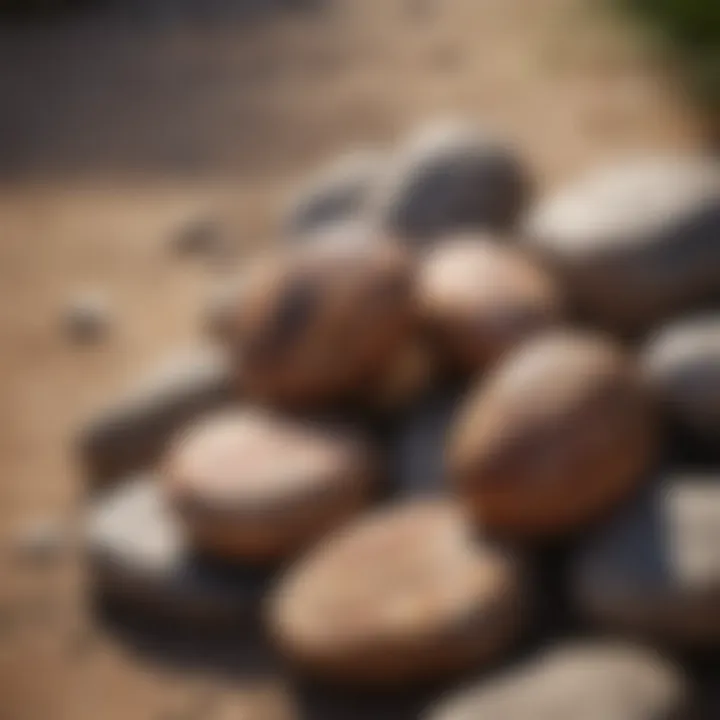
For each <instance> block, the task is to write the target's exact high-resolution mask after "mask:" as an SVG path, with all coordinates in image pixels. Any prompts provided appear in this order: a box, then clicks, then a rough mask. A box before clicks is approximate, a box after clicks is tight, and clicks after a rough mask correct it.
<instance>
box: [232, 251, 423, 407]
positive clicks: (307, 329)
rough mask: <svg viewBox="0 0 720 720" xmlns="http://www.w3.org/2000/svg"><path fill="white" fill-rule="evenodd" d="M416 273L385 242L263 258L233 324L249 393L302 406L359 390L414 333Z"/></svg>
mask: <svg viewBox="0 0 720 720" xmlns="http://www.w3.org/2000/svg"><path fill="white" fill-rule="evenodd" d="M410 272H411V266H410V262H409V259H408V258H407V257H406V255H405V253H404V252H403V251H402V250H401V249H400V248H397V247H394V246H392V245H389V244H385V243H381V242H369V243H355V242H352V243H348V244H344V243H319V244H314V243H313V244H307V245H301V246H298V247H296V248H293V249H292V250H290V251H288V252H286V253H283V254H276V255H272V256H270V257H266V258H263V259H261V260H259V261H258V262H257V263H256V264H255V265H254V266H252V267H251V268H250V269H249V270H248V272H247V273H246V275H244V276H243V297H242V300H241V302H240V303H239V305H238V307H237V310H236V311H235V313H234V314H233V317H232V319H231V321H230V323H229V336H230V337H229V343H230V345H231V348H232V351H233V354H234V356H235V357H236V358H237V359H238V360H239V363H240V366H241V371H240V372H241V375H242V380H243V386H244V387H245V388H246V390H247V392H248V394H249V395H250V396H251V397H253V398H255V399H258V400H261V401H263V402H267V403H271V404H280V405H293V406H296V407H300V406H310V405H321V404H331V403H333V402H337V401H338V400H341V399H344V398H346V397H347V396H348V395H351V394H352V393H353V392H354V391H356V390H357V389H359V388H360V387H362V386H363V385H364V383H365V381H366V379H367V378H369V377H373V376H375V375H376V374H377V373H378V372H379V371H380V369H381V368H383V367H384V366H385V365H386V364H387V363H388V362H389V361H390V360H391V359H392V358H393V357H394V356H395V353H396V352H397V351H398V349H399V348H401V347H402V346H403V344H404V343H405V341H406V340H407V339H408V338H409V337H410V333H411V330H412V307H411V305H412V304H411V279H410Z"/></svg>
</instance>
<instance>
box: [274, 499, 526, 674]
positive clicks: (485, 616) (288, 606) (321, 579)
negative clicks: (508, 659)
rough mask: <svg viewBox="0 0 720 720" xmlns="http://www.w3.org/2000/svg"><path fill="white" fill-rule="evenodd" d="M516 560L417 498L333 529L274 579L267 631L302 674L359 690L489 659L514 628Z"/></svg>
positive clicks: (459, 517) (521, 599)
mask: <svg viewBox="0 0 720 720" xmlns="http://www.w3.org/2000/svg"><path fill="white" fill-rule="evenodd" d="M521 566H522V562H521V561H520V560H519V559H518V558H517V557H516V556H515V555H513V554H512V553H511V552H510V551H508V550H506V549H503V548H500V547H498V546H495V545H491V544H489V543H485V542H483V541H480V540H478V541H475V540H474V539H473V537H472V532H471V530H470V526H469V524H468V523H467V522H465V519H464V514H463V512H462V511H461V510H460V508H459V507H457V506H456V505H454V504H453V503H452V502H450V501H447V500H442V499H438V500H429V499H428V500H416V501H414V502H411V503H408V504H405V505H399V506H390V507H385V508H383V509H381V510H379V511H376V512H374V513H371V514H370V515H367V516H365V517H363V518H360V519H359V520H357V521H356V522H354V523H352V524H349V525H346V526H345V527H343V528H341V529H339V530H338V531H337V532H335V533H333V534H332V535H331V536H330V537H329V538H328V539H327V541H326V542H323V543H321V544H319V545H318V546H316V547H315V548H314V549H313V550H311V551H310V553H309V554H308V555H307V556H305V557H304V558H303V559H302V560H300V562H299V563H297V564H296V565H294V566H292V567H291V568H290V569H289V571H288V572H287V574H286V575H285V576H284V577H282V578H281V579H280V582H279V584H278V586H277V587H276V588H275V591H274V592H273V593H272V594H271V596H270V598H269V601H268V618H269V625H270V632H271V636H272V637H273V638H274V640H275V642H276V643H277V646H278V648H279V649H280V651H281V652H282V653H283V655H284V656H285V658H286V659H287V660H288V661H289V662H291V663H292V664H293V665H294V666H295V667H296V668H297V669H298V670H299V671H300V672H304V673H307V674H308V675H310V676H314V677H316V678H319V679H325V680H335V681H341V682H343V683H348V684H358V685H373V684H378V685H385V686H391V685H397V684H405V683H410V682H414V681H420V680H430V679H433V678H436V677H440V676H443V675H447V674H452V673H454V672H458V671H461V670H464V669H467V668H468V667H473V666H476V665H479V664H483V663H488V662H490V661H491V660H494V659H496V658H497V657H499V656H500V655H502V654H503V652H505V651H506V650H507V649H508V648H509V647H510V646H511V645H512V644H513V643H514V641H515V640H516V639H517V637H518V636H519V635H520V633H521V629H522V626H523V622H524V619H525V616H524V609H525V608H524V603H525V601H526V599H527V598H526V592H525V591H526V588H525V587H523V586H524V575H523V573H522V569H521Z"/></svg>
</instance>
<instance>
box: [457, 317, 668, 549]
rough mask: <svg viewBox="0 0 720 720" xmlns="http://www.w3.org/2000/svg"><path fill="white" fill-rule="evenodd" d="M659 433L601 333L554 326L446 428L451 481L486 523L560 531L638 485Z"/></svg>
mask: <svg viewBox="0 0 720 720" xmlns="http://www.w3.org/2000/svg"><path fill="white" fill-rule="evenodd" d="M653 431H654V423H653V419H652V412H651V408H650V407H649V402H648V398H647V397H646V394H645V392H644V391H643V389H642V386H641V383H640V381H639V378H638V373H637V372H636V369H635V367H634V365H633V364H632V363H631V362H630V361H629V359H628V358H626V357H625V356H624V354H623V353H622V352H621V351H620V350H619V349H618V348H616V347H615V346H614V345H612V344H611V343H610V342H609V341H606V340H605V339H603V338H600V337H596V336H592V335H585V334H581V333H572V332H569V331H553V332H550V333H548V334H546V335H543V336H541V337H538V338H535V339H533V340H530V341H529V342H527V343H526V344H524V345H522V346H520V347H519V348H518V349H517V350H516V351H515V352H513V353H511V354H510V355H509V356H508V357H507V359H506V360H505V361H504V362H503V363H502V364H501V365H500V366H498V367H497V368H496V370H495V371H494V372H493V373H492V374H491V376H490V377H489V378H488V379H487V381H486V382H485V383H483V384H481V385H479V386H478V387H477V388H476V389H475V390H474V391H472V392H471V393H470V395H469V397H468V398H467V400H466V401H465V404H464V407H463V408H462V409H461V411H460V413H459V416H458V418H457V420H456V423H455V426H454V427H453V429H452V430H451V433H450V439H449V451H448V463H449V469H448V474H449V479H450V481H451V483H452V485H453V486H454V488H455V489H456V491H457V492H458V493H459V494H460V496H461V497H462V498H463V499H464V500H465V501H466V502H467V503H468V505H469V507H470V508H472V511H473V513H474V515H475V517H476V519H477V520H478V522H480V523H481V524H482V525H484V526H486V527H489V528H491V529H493V530H496V531H499V532H501V533H507V534H510V535H518V536H534V535H554V534H560V533H563V532H567V531H570V530H572V529H575V528H579V527H581V526H583V525H584V524H586V523H588V522H590V521H591V520H592V519H594V518H595V516H596V515H599V514H601V513H602V512H603V511H606V510H608V509H609V508H611V507H612V506H614V505H615V504H616V503H618V502H619V501H621V500H622V499H623V498H625V497H626V496H628V495H629V494H630V493H632V491H633V490H634V489H635V488H636V487H637V486H638V485H639V484H640V483H641V482H642V480H643V479H644V477H645V474H646V472H647V470H648V468H649V464H650V462H651V459H652V456H653V448H654V442H653V440H654V432H653Z"/></svg>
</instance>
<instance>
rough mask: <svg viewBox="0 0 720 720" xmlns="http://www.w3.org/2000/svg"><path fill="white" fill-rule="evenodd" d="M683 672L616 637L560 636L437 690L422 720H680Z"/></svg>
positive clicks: (686, 693)
mask: <svg viewBox="0 0 720 720" xmlns="http://www.w3.org/2000/svg"><path fill="white" fill-rule="evenodd" d="M692 706H693V700H692V696H691V690H690V688H689V685H688V681H687V680H686V678H685V676H684V674H683V673H682V672H681V671H680V670H679V669H678V668H677V667H676V666H675V665H674V664H673V663H671V662H670V661H669V660H667V659H665V658H663V657H662V656H661V655H659V654H658V653H657V652H656V651H653V650H650V649H647V648H643V647H640V646H636V645H633V644H630V643H622V642H608V641H606V642H601V641H595V642H585V643H580V642H576V643H566V644H563V645H561V646H560V647H556V648H553V649H551V650H546V651H545V652H543V653H542V654H540V655H539V656H538V657H535V658H533V659H532V660H530V661H526V662H525V663H524V664H523V665H520V666H519V667H516V668H513V669H511V670H509V671H505V672H504V673H502V674H500V675H499V676H498V677H495V678H490V679H488V680H484V681H480V682H479V683H477V684H476V685H474V686H471V687H469V688H466V689H464V690H461V691H456V692H454V693H452V694H449V695H448V696H446V697H444V698H443V699H441V700H440V702H439V703H437V705H436V706H434V707H433V708H432V709H431V710H429V711H428V712H427V713H426V714H425V715H423V718H424V720H476V719H477V718H483V720H485V719H487V720H560V719H561V718H567V719H568V720H570V718H572V720H609V719H610V718H612V720H682V719H684V718H690V717H695V715H691V709H692Z"/></svg>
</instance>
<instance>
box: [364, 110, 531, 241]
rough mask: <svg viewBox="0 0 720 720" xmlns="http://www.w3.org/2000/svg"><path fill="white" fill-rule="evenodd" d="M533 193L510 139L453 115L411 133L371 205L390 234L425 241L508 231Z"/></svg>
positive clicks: (392, 162) (391, 164)
mask: <svg viewBox="0 0 720 720" xmlns="http://www.w3.org/2000/svg"><path fill="white" fill-rule="evenodd" d="M529 195H530V181H529V178H528V173H527V171H526V169H525V167H524V166H523V164H522V162H521V161H520V159H519V158H518V157H517V155H516V153H515V151H514V150H513V149H512V148H511V147H510V146H509V145H507V144H506V143H504V142H503V141H501V140H499V139H496V138H494V137H492V136H490V135H489V134H487V133H485V132H484V131H482V130H480V129H478V128H476V127H474V126H473V125H472V124H469V123H466V122H464V121H456V120H453V121H443V122H435V123H429V124H427V125H423V126H422V127H421V128H419V129H418V130H416V131H415V132H414V133H412V134H411V135H410V137H409V138H408V139H407V141H406V142H404V143H403V144H402V145H401V147H400V148H399V149H398V151H397V154H396V156H395V157H394V159H393V160H392V161H391V162H390V163H389V166H388V169H387V170H386V172H384V173H383V174H382V176H381V177H380V178H379V180H378V182H377V183H376V186H375V190H374V191H373V195H372V199H371V201H370V203H369V206H370V208H371V211H372V214H373V216H374V217H376V218H377V221H378V223H379V225H380V227H381V228H382V229H383V230H384V231H385V232H387V233H388V234H389V235H391V236H394V237H397V238H399V239H400V240H402V241H404V242H406V243H408V244H409V245H411V246H423V245H427V244H428V243H431V242H433V241H435V240H437V239H438V238H440V237H441V236H442V235H444V234H446V233H452V232H455V231H459V230H465V229H472V228H480V229H487V230H497V231H505V230H508V229H510V228H512V227H513V225H514V224H515V223H516V222H517V220H518V217H519V215H520V213H521V212H522V211H523V210H524V208H525V205H526V203H527V201H528V197H529Z"/></svg>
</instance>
